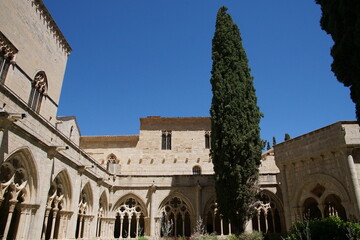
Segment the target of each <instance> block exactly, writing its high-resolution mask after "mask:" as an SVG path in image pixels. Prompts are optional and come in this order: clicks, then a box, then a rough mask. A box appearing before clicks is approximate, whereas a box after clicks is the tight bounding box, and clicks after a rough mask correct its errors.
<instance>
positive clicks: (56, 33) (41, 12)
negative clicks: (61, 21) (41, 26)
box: [30, 0, 72, 56]
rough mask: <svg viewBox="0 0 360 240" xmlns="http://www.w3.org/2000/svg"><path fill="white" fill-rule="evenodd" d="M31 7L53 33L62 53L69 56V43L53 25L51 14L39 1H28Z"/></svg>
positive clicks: (54, 24)
mask: <svg viewBox="0 0 360 240" xmlns="http://www.w3.org/2000/svg"><path fill="white" fill-rule="evenodd" d="M30 2H31V4H32V6H33V7H35V8H36V11H37V12H38V13H39V15H40V17H41V18H42V19H43V20H44V23H45V24H46V26H47V28H48V29H49V30H50V31H51V32H52V33H53V36H54V38H55V40H56V41H57V42H58V44H59V45H60V46H61V47H62V49H63V50H64V52H65V53H66V54H67V55H68V56H69V55H70V53H71V51H72V49H71V47H70V45H69V43H68V42H67V41H66V39H65V37H64V35H63V34H62V32H61V30H60V28H59V27H58V25H57V24H56V23H55V21H54V19H53V18H52V16H51V14H50V13H49V11H48V10H47V8H46V7H45V5H44V3H43V2H42V1H41V0H30Z"/></svg>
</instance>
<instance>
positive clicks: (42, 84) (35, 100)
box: [29, 71, 48, 113]
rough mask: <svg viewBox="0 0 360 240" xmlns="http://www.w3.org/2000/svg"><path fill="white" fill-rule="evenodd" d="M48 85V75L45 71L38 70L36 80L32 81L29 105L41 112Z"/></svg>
mask: <svg viewBox="0 0 360 240" xmlns="http://www.w3.org/2000/svg"><path fill="white" fill-rule="evenodd" d="M47 85H48V84H47V77H46V74H45V72H43V71H41V72H38V73H37V74H36V75H35V78H34V81H33V82H32V88H31V93H30V98H29V107H30V108H31V109H32V110H34V111H35V112H37V113H39V112H40V107H41V102H42V98H43V96H44V95H45V94H46V91H47V87H48V86H47Z"/></svg>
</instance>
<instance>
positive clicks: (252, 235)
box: [239, 231, 264, 240]
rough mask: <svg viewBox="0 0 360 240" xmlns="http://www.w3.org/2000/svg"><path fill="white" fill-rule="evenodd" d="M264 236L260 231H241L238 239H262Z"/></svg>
mask: <svg viewBox="0 0 360 240" xmlns="http://www.w3.org/2000/svg"><path fill="white" fill-rule="evenodd" d="M263 239H264V237H263V235H262V233H261V232H257V231H253V232H252V233H242V234H240V236H239V240H263Z"/></svg>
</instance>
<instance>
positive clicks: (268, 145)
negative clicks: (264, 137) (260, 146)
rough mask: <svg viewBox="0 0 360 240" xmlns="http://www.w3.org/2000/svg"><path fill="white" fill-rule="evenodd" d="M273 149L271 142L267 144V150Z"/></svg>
mask: <svg viewBox="0 0 360 240" xmlns="http://www.w3.org/2000/svg"><path fill="white" fill-rule="evenodd" d="M270 149H271V147H270V143H269V142H267V145H266V150H270Z"/></svg>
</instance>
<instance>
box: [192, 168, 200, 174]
mask: <svg viewBox="0 0 360 240" xmlns="http://www.w3.org/2000/svg"><path fill="white" fill-rule="evenodd" d="M193 174H194V175H201V168H200V167H199V166H194V167H193Z"/></svg>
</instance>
